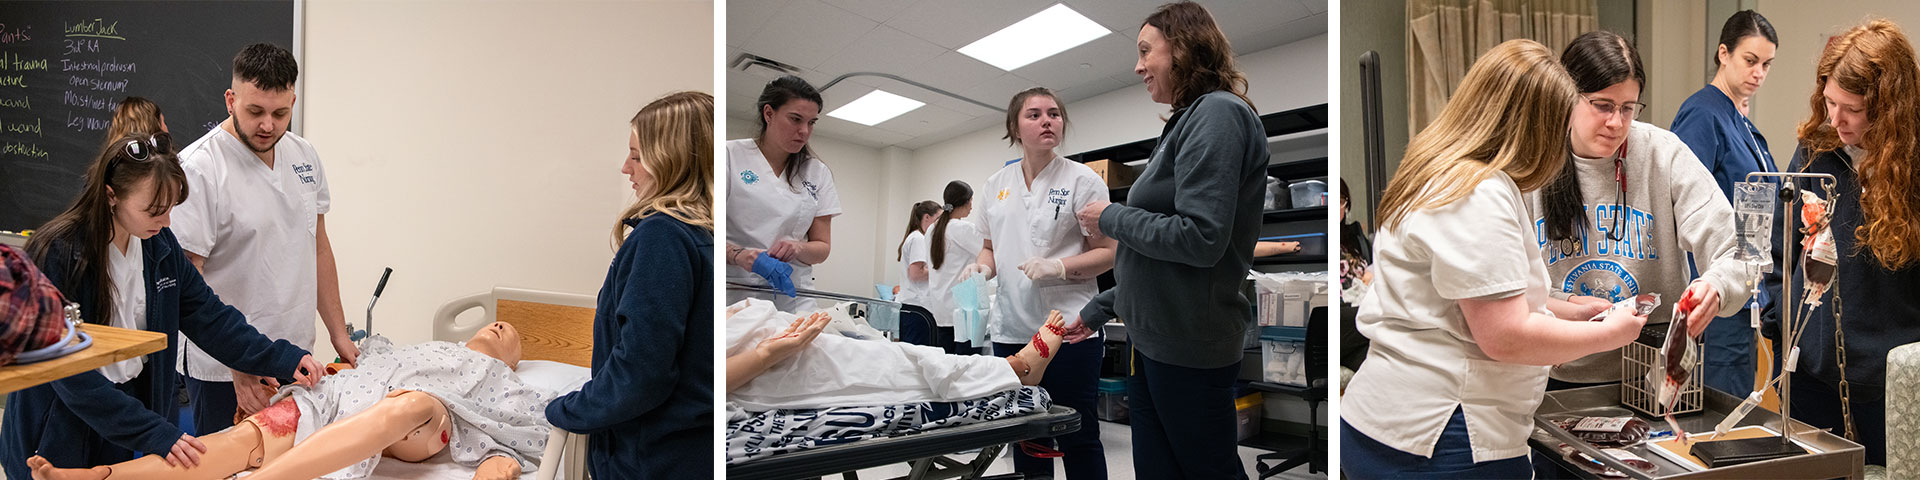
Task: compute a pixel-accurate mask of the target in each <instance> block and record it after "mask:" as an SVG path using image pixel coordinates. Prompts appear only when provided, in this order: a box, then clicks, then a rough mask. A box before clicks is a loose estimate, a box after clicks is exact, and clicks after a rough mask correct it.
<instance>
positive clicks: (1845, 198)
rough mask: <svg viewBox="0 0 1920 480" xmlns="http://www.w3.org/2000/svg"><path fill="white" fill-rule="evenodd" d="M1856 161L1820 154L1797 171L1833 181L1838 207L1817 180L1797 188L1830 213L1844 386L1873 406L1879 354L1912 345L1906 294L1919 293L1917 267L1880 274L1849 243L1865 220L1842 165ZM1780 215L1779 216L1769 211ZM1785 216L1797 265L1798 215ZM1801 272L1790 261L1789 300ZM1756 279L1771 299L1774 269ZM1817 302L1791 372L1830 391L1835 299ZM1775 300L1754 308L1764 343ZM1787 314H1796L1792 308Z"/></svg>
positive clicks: (1775, 315) (1881, 373)
mask: <svg viewBox="0 0 1920 480" xmlns="http://www.w3.org/2000/svg"><path fill="white" fill-rule="evenodd" d="M1804 155H1805V153H1804V149H1795V151H1794V154H1793V163H1792V164H1791V166H1789V167H1788V168H1787V171H1791V172H1799V171H1802V170H1801V168H1802V165H1807V160H1806V159H1805V158H1804ZM1857 161H1859V159H1854V158H1847V156H1846V155H1845V154H1843V153H1841V152H1839V151H1832V152H1825V153H1821V154H1819V155H1817V156H1815V157H1814V159H1813V162H1812V164H1811V166H1810V167H1809V168H1806V170H1805V171H1806V172H1809V173H1825V174H1829V175H1833V177H1834V179H1835V180H1837V183H1836V185H1835V186H1834V188H1835V189H1836V190H1839V191H1840V201H1839V203H1831V202H1833V195H1832V194H1830V193H1828V192H1826V191H1823V190H1821V189H1820V186H1819V184H1818V182H1801V186H1802V187H1803V188H1808V189H1809V190H1811V191H1813V192H1817V193H1819V194H1820V196H1821V197H1823V198H1826V199H1827V201H1828V202H1830V204H1829V205H1828V207H1829V210H1828V211H1830V212H1832V214H1833V219H1832V223H1831V225H1832V228H1833V241H1834V247H1835V249H1836V250H1835V251H1836V252H1838V253H1839V254H1840V272H1839V274H1838V278H1836V279H1835V280H1834V286H1833V287H1832V289H1831V291H1830V292H1829V293H1832V292H1838V294H1839V296H1840V299H1839V302H1838V303H1839V305H1838V307H1839V309H1840V322H1841V324H1842V325H1843V328H1845V329H1846V340H1847V370H1846V373H1847V383H1848V384H1849V385H1850V386H1851V388H1852V390H1853V399H1854V401H1856V402H1859V401H1863V400H1865V401H1870V402H1879V401H1880V400H1881V399H1882V398H1884V397H1885V395H1886V393H1885V391H1886V390H1885V386H1886V377H1887V352H1888V351H1890V350H1893V347H1898V346H1901V345H1905V344H1908V343H1913V342H1917V341H1920V324H1916V323H1914V321H1913V319H1915V318H1920V295H1914V292H1915V291H1920V265H1908V266H1907V267H1905V268H1901V269H1899V270H1887V269H1886V268H1885V267H1882V266H1881V265H1880V260H1879V258H1877V257H1875V256H1874V255H1873V251H1872V250H1870V249H1867V248H1865V246H1864V245H1861V244H1860V243H1859V242H1858V241H1857V240H1856V239H1855V238H1854V229H1855V228H1859V227H1860V225H1861V224H1862V223H1863V221H1864V220H1865V217H1864V216H1863V215H1862V214H1861V212H1860V183H1859V182H1858V180H1857V179H1856V178H1855V176H1854V174H1853V169H1851V168H1849V167H1848V164H1850V163H1853V162H1857ZM1808 184H1812V185H1808ZM1784 214H1787V213H1786V212H1778V213H1776V215H1784ZM1792 215H1794V218H1795V219H1796V220H1795V221H1794V225H1795V230H1796V231H1795V232H1793V236H1792V240H1793V242H1794V245H1795V248H1794V252H1795V259H1794V261H1796V262H1797V261H1798V258H1797V257H1798V252H1799V251H1800V248H1799V247H1798V245H1799V242H1800V238H1801V235H1800V233H1799V232H1798V231H1797V230H1798V228H1799V223H1800V222H1799V220H1798V218H1799V212H1793V213H1792ZM1778 218H1779V217H1777V216H1776V217H1775V220H1774V221H1775V222H1776V223H1778V222H1779V219H1778ZM1773 228H1774V229H1776V230H1777V229H1779V228H1780V227H1779V225H1775V226H1774V227H1773ZM1774 235H1775V237H1774V238H1776V239H1777V238H1779V232H1775V233H1774ZM1778 242H1779V241H1778V240H1775V243H1774V246H1773V254H1774V262H1776V263H1778V262H1780V261H1782V260H1781V258H1780V256H1781V255H1782V254H1784V253H1786V252H1785V251H1784V250H1782V249H1781V245H1780V244H1779V243H1778ZM1801 272H1802V270H1801V268H1800V266H1799V264H1798V263H1796V264H1794V271H1793V279H1792V283H1791V285H1792V286H1793V289H1794V290H1793V292H1794V296H1793V300H1794V303H1801V302H1804V301H1805V298H1806V297H1805V291H1806V290H1805V289H1804V288H1803V286H1802V280H1801V279H1802V278H1803V276H1804V275H1803V274H1802V273H1801ZM1764 278H1765V281H1766V285H1765V287H1766V290H1767V291H1768V292H1769V293H1771V294H1772V295H1774V296H1773V298H1776V299H1777V298H1780V297H1779V294H1780V286H1781V278H1780V270H1779V269H1778V268H1776V269H1774V271H1773V272H1772V273H1769V274H1767V275H1766V276H1765V277H1764ZM1824 302H1825V303H1824V304H1822V305H1821V306H1820V308H1818V309H1815V310H1813V313H1812V314H1811V315H1809V317H1810V318H1808V321H1807V330H1806V333H1804V334H1802V336H1801V337H1800V345H1799V346H1800V369H1799V371H1800V372H1802V373H1806V374H1809V375H1812V376H1814V377H1816V378H1819V379H1820V380H1822V381H1824V382H1826V383H1827V385H1828V386H1830V387H1836V388H1837V386H1838V385H1839V384H1840V364H1839V362H1838V358H1836V356H1835V353H1836V352H1835V351H1834V343H1833V326H1834V323H1833V311H1834V307H1835V303H1836V302H1835V301H1834V299H1833V295H1828V296H1827V298H1825V299H1824ZM1778 303H1779V302H1769V304H1768V305H1764V306H1763V308H1764V310H1763V311H1762V321H1763V322H1765V331H1766V332H1767V333H1768V336H1769V337H1772V338H1779V334H1778V332H1779V331H1780V326H1779V321H1780V315H1779V308H1781V307H1784V306H1783V305H1778ZM1794 311H1795V312H1799V311H1802V310H1800V309H1798V308H1796V309H1795V310H1794ZM1782 348H1783V351H1780V352H1776V355H1777V356H1779V357H1785V356H1786V355H1785V353H1786V352H1785V351H1784V349H1787V348H1792V346H1791V345H1788V346H1784V347H1782Z"/></svg>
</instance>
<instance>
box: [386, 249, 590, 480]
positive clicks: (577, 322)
mask: <svg viewBox="0 0 1920 480" xmlns="http://www.w3.org/2000/svg"><path fill="white" fill-rule="evenodd" d="M594 306H595V302H594V297H593V296H591V295H579V294H572V293H559V292H549V291H541V290H530V289H523V288H512V287H494V288H493V290H491V291H487V292H482V293H476V294H473V295H468V296H465V297H460V298H456V299H453V300H450V301H448V302H446V303H444V304H441V305H440V309H439V310H438V311H436V312H435V313H434V315H433V339H434V340H444V341H450V342H460V341H466V339H468V338H472V337H473V333H474V332H476V331H478V330H479V329H480V328H481V327H484V326H486V325H488V324H490V323H493V322H495V321H501V322H507V323H510V324H513V326H514V328H515V329H518V330H519V331H520V348H521V362H520V368H519V375H520V379H521V380H523V381H525V382H527V383H530V384H533V385H536V386H541V387H544V388H548V389H550V390H557V391H572V390H577V389H579V387H580V384H582V383H585V382H586V379H587V378H588V370H587V367H588V364H589V363H591V362H592V359H593V309H594ZM474 309H480V310H481V314H480V316H479V318H476V319H474V320H472V321H467V322H461V321H459V319H458V317H459V315H460V314H461V313H464V312H467V311H471V310H474ZM586 451H587V437H586V436H585V435H579V434H574V433H569V432H567V431H565V430H561V429H558V428H555V429H553V433H552V434H551V435H550V436H548V437H547V450H546V453H545V454H544V455H543V456H542V459H541V461H540V470H539V471H537V472H528V473H526V474H523V475H521V478H522V479H523V480H530V479H531V480H553V479H556V478H564V479H571V480H580V479H585V478H587V475H586ZM389 466H392V467H393V469H392V470H393V471H392V472H388V471H387V470H388V467H389ZM375 474H376V478H395V479H399V478H407V479H429V478H447V479H459V480H471V479H472V478H473V470H472V469H469V468H467V467H463V466H460V465H458V464H455V463H453V461H452V460H450V459H449V458H448V456H447V454H446V453H445V452H442V453H441V454H440V455H436V456H435V457H434V458H432V459H429V461H427V462H422V463H419V464H409V463H406V462H380V468H379V469H377V470H376V471H375Z"/></svg>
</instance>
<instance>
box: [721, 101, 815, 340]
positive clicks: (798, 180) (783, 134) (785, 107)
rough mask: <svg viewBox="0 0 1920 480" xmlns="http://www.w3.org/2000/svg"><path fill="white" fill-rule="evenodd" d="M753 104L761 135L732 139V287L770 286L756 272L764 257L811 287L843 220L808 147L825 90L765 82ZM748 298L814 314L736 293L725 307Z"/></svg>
mask: <svg viewBox="0 0 1920 480" xmlns="http://www.w3.org/2000/svg"><path fill="white" fill-rule="evenodd" d="M756 103H757V109H758V110H759V112H760V133H759V134H757V135H755V136H754V137H753V138H743V139H739V140H730V141H727V281H728V282H736V283H747V284H754V285H768V284H769V282H768V280H767V278H766V277H765V276H764V275H761V274H756V273H755V272H754V262H755V261H756V260H757V259H758V258H760V256H761V254H765V255H766V256H767V257H769V258H770V259H771V261H778V262H783V263H785V264H787V265H788V266H790V267H791V271H792V273H791V277H790V278H791V285H792V286H793V287H794V288H801V289H807V288H813V266H814V265H817V264H819V263H820V262H824V261H826V260H827V254H828V253H829V252H831V251H832V248H833V247H832V231H833V230H832V226H833V217H834V216H836V215H839V214H840V194H839V192H838V191H837V190H835V189H834V185H833V172H832V171H829V170H827V165H826V164H825V163H822V162H821V161H820V158H819V157H817V156H815V155H814V154H813V149H812V148H810V147H808V146H807V141H808V140H809V139H811V138H812V137H813V123H814V122H816V121H818V119H819V117H820V104H821V103H822V102H821V99H820V91H819V90H815V89H814V88H813V85H809V84H807V81H806V80H802V79H800V77H795V76H791V75H789V76H785V77H780V78H779V79H776V80H774V81H772V82H770V83H768V84H767V87H766V88H765V89H763V90H761V91H760V99H759V101H758V102H756ZM762 262H766V261H762ZM749 296H752V297H757V298H765V299H770V300H773V302H774V305H775V306H776V307H778V308H779V309H780V310H781V311H785V312H795V311H804V310H807V309H811V308H813V301H812V300H811V299H806V298H793V297H786V296H780V295H768V294H747V293H744V292H736V291H731V290H730V291H728V292H727V303H733V302H738V301H740V300H741V299H743V298H746V297H749Z"/></svg>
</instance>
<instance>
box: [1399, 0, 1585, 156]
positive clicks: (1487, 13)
mask: <svg viewBox="0 0 1920 480" xmlns="http://www.w3.org/2000/svg"><path fill="white" fill-rule="evenodd" d="M1599 29H1600V14H1599V6H1598V5H1597V3H1596V0H1408V1H1407V102H1408V104H1409V105H1407V135H1408V137H1409V138H1411V137H1412V136H1413V135H1414V134H1417V133H1419V132H1420V130H1421V129H1423V128H1426V126H1427V123H1429V122H1432V121H1433V119H1434V118H1435V117H1438V116H1439V115H1440V109H1441V107H1444V106H1446V104H1447V98H1448V97H1449V96H1451V95H1453V90H1454V88H1455V87H1458V86H1459V85H1460V80H1461V79H1462V78H1464V77H1466V76H1467V69H1468V68H1470V67H1472V66H1473V61H1474V60H1476V59H1479V58H1480V55H1481V54H1483V53H1486V52H1487V50H1491V49H1493V46H1494V45H1499V44H1500V42H1505V41H1507V40H1513V39H1516V38H1525V39H1530V40H1533V41H1536V42H1540V43H1541V44H1542V45H1546V46H1547V49H1549V50H1553V51H1554V52H1559V51H1560V50H1562V49H1564V48H1566V46H1567V43H1568V42H1571V41H1573V39H1574V37H1578V36H1580V34H1583V33H1587V32H1590V31H1594V30H1599Z"/></svg>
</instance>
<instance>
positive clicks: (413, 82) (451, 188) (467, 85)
mask: <svg viewBox="0 0 1920 480" xmlns="http://www.w3.org/2000/svg"><path fill="white" fill-rule="evenodd" d="M305 5H306V9H305V12H304V13H305V16H306V37H305V45H306V57H305V59H304V64H302V65H301V74H302V75H301V77H302V78H301V81H302V82H303V83H304V86H305V87H306V89H305V95H303V96H301V97H300V99H299V103H300V104H301V105H302V106H304V107H305V108H306V120H305V125H304V128H305V130H304V131H305V132H306V137H307V138H308V139H309V140H311V141H312V142H313V144H314V146H315V147H316V148H317V149H318V150H319V152H320V154H321V158H322V159H323V161H324V162H325V164H326V167H327V174H328V177H329V180H330V181H331V182H332V194H333V211H332V213H330V214H328V215H327V220H328V222H327V226H328V231H329V233H330V234H331V238H332V240H333V245H334V253H335V255H336V256H337V257H338V263H339V268H340V289H341V295H342V297H343V301H344V304H345V307H346V311H347V319H348V321H350V322H353V323H361V324H362V325H361V326H363V327H364V324H363V323H362V322H364V321H365V320H364V318H365V309H366V302H367V299H368V296H369V295H371V294H372V293H373V286H374V285H373V284H374V283H375V282H376V281H377V280H378V276H379V273H380V269H381V267H385V266H391V267H393V269H394V273H393V278H392V280H391V281H390V282H389V283H388V285H387V290H386V292H385V294H384V295H382V297H383V298H382V299H381V301H380V304H379V307H378V309H377V310H378V311H376V312H375V313H374V315H375V317H377V319H378V320H377V321H376V325H375V326H376V327H377V328H376V331H377V332H378V333H381V334H383V335H386V336H388V337H390V338H392V339H393V340H394V341H396V342H400V343H413V342H421V341H426V340H430V339H431V337H432V329H431V325H430V323H429V321H430V319H431V316H432V314H433V312H434V311H435V309H437V308H438V307H439V305H440V304H441V303H443V302H445V301H447V300H449V299H452V298H454V297H458V296H462V295H466V294H470V293H477V292H482V291H486V290H488V289H490V288H492V287H493V286H495V285H511V286H521V287H530V288H539V289H548V290H558V291H564V292H573V293H582V294H588V295H593V294H595V293H597V292H598V290H599V287H600V284H601V281H602V280H604V279H605V277H606V271H607V264H608V261H609V260H611V259H612V257H613V247H614V246H613V244H612V239H611V234H612V228H613V225H614V221H615V217H617V216H618V215H619V213H620V210H621V209H622V208H623V207H624V206H625V205H626V204H627V203H628V202H630V201H632V191H631V190H630V189H629V188H628V184H627V182H626V179H625V176H624V175H622V174H620V173H619V168H620V165H619V164H620V162H621V161H622V160H623V159H624V158H625V155H626V141H627V136H628V128H627V120H628V119H629V118H631V117H632V116H633V114H634V112H635V111H638V110H639V108H640V106H641V105H644V104H645V103H646V102H648V101H650V100H652V99H653V98H655V97H658V96H660V95H663V94H665V93H668V92H671V91H675V90H689V89H691V90H701V91H708V92H711V91H712V90H713V84H714V82H713V68H712V62H713V27H712V25H713V4H712V3H710V2H701V1H685V2H682V1H671V2H573V1H556V2H538V3H530V2H529V3H518V2H516V3H507V2H431V3H430V2H399V3H390V2H362V1H327V2H307V3H305ZM663 45H671V47H661V46H663ZM315 325H316V328H317V329H320V331H321V332H323V333H324V332H325V330H324V329H323V328H321V327H319V326H318V325H319V324H318V322H315ZM320 338H322V339H323V340H322V341H320V342H319V345H316V348H317V350H316V351H315V353H316V354H319V355H316V356H321V355H325V356H327V357H328V358H331V356H332V348H330V346H329V345H327V343H326V341H324V338H326V337H325V336H324V335H323V336H321V337H320Z"/></svg>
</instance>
